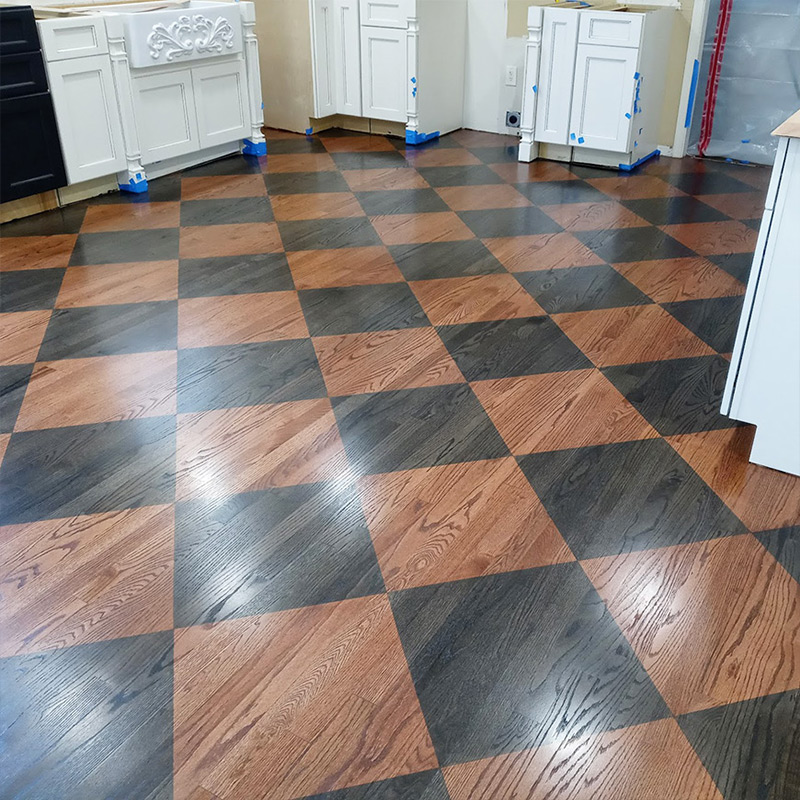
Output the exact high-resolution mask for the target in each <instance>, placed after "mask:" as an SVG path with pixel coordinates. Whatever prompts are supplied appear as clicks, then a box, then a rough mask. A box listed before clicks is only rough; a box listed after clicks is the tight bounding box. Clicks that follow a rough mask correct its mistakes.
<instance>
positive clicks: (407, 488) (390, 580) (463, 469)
mask: <svg viewBox="0 0 800 800" xmlns="http://www.w3.org/2000/svg"><path fill="white" fill-rule="evenodd" d="M358 491H359V493H360V495H361V501H362V503H363V506H364V513H365V514H366V517H367V524H368V525H369V530H370V533H371V535H372V540H373V542H374V543H375V550H376V552H377V554H378V560H379V562H380V565H381V570H382V572H383V577H384V580H385V581H386V586H387V588H388V589H389V590H396V589H406V588H408V587H410V586H425V585H427V584H431V583H441V582H444V581H454V580H461V579H463V578H474V577H477V576H479V575H490V574H492V573H496V572H509V571H511V570H518V569H527V568H528V567H540V566H543V565H545V564H556V563H560V562H564V561H571V560H572V558H573V556H572V553H571V552H570V550H569V548H568V547H567V545H566V543H565V542H564V540H563V539H562V538H561V535H560V534H559V532H558V530H557V529H556V527H555V525H554V524H553V522H552V520H551V519H550V517H549V516H548V515H547V512H546V511H545V510H544V507H543V506H542V504H541V503H540V501H539V498H537V497H536V494H535V493H534V491H533V489H531V487H530V484H529V483H528V482H527V481H526V480H525V476H524V475H523V474H522V472H521V471H520V469H519V467H518V466H517V463H516V461H515V460H514V459H513V458H500V459H496V460H493V461H472V462H468V463H465V464H448V465H445V466H440V467H429V468H427V469H415V470H407V471H404V472H391V473H386V474H383V475H370V476H367V477H364V478H360V479H359V481H358Z"/></svg>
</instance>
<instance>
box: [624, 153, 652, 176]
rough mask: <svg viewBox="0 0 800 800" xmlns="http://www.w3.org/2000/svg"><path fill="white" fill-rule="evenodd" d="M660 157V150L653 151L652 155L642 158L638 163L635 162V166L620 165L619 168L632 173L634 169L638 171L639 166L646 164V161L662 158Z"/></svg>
mask: <svg viewBox="0 0 800 800" xmlns="http://www.w3.org/2000/svg"><path fill="white" fill-rule="evenodd" d="M660 155H661V151H660V150H653V152H652V153H648V154H647V155H646V156H642V157H641V158H640V159H639V160H638V161H634V162H633V164H620V165H619V168H620V169H621V170H622V171H623V172H630V171H631V170H632V169H636V167H638V166H639V164H644V162H645V161H647V160H649V159H651V158H653V157H654V156H660Z"/></svg>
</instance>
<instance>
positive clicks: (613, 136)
mask: <svg viewBox="0 0 800 800" xmlns="http://www.w3.org/2000/svg"><path fill="white" fill-rule="evenodd" d="M637 61H638V51H637V50H635V49H633V48H631V47H612V46H611V45H607V44H579V45H578V50H577V58H576V62H575V86H574V89H573V93H572V111H571V114H570V122H569V130H570V140H571V142H572V143H573V145H575V144H577V145H578V146H585V147H594V148H596V149H598V150H610V151H613V152H615V153H626V152H627V151H628V150H629V149H630V138H631V124H632V121H633V114H632V113H631V112H632V111H633V101H634V92H635V88H636V80H634V75H635V74H636V66H637Z"/></svg>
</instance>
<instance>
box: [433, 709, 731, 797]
mask: <svg viewBox="0 0 800 800" xmlns="http://www.w3.org/2000/svg"><path fill="white" fill-rule="evenodd" d="M444 775H445V781H446V782H447V788H448V790H449V792H450V797H451V798H452V800H500V799H501V798H502V800H532V799H533V798H543V799H544V798H548V800H549V798H558V800H665V798H669V797H673V798H687V800H688V798H692V800H723V797H722V795H721V794H720V793H719V791H718V789H717V787H716V786H715V785H714V781H713V780H712V779H711V776H710V775H709V774H708V773H707V772H706V770H705V769H704V768H703V764H702V763H701V761H700V759H699V758H698V757H697V756H696V755H695V753H694V751H693V750H692V748H691V746H690V745H689V743H688V742H687V741H686V737H685V736H684V735H683V733H682V732H681V729H680V728H679V727H678V724H677V723H676V722H675V721H674V720H672V719H664V720H659V721H657V722H649V723H645V724H644V725H635V726H633V727H630V728H623V729H622V730H619V731H609V732H608V733H602V734H599V735H597V736H588V737H586V738H583V739H579V740H578V741H575V742H567V743H564V744H561V745H546V746H544V747H540V748H538V749H536V750H522V751H520V752H518V753H509V754H508V755H501V756H495V757H494V758H487V759H483V760H481V761H472V762H470V763H468V764H456V765H454V766H452V767H446V768H445V770H444Z"/></svg>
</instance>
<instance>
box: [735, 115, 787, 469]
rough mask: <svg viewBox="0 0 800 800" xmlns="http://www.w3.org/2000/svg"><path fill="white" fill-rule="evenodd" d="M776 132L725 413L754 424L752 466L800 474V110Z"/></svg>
mask: <svg viewBox="0 0 800 800" xmlns="http://www.w3.org/2000/svg"><path fill="white" fill-rule="evenodd" d="M775 134H776V135H779V136H781V139H780V143H779V145H778V152H777V155H776V158H775V163H774V165H773V168H772V180H771V183H770V189H769V192H768V194H767V201H766V207H765V209H764V216H763V219H762V221H761V229H760V231H759V236H758V242H757V243H756V250H755V253H754V255H753V266H752V268H751V270H750V277H749V279H748V282H747V292H746V293H745V296H744V302H743V304H742V313H741V317H740V320H739V328H738V331H737V334H736V342H735V344H734V348H733V354H732V356H731V364H730V368H729V369H728V378H727V381H726V384H725V393H724V395H723V398H722V413H723V414H727V415H728V416H730V417H732V418H733V419H736V420H739V421H741V422H749V423H751V424H753V425H755V426H756V433H755V437H754V439H753V446H752V449H751V451H750V460H751V461H753V462H755V463H756V464H762V465H763V466H766V467H772V468H773V469H778V470H782V471H783V472H788V473H791V474H793V475H800V257H799V256H798V253H800V226H799V225H798V224H797V209H798V208H800V111H798V112H797V113H796V114H795V115H794V116H793V117H791V118H790V119H789V120H787V121H786V122H785V123H783V125H780V126H779V127H778V128H777V129H776V131H775Z"/></svg>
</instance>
